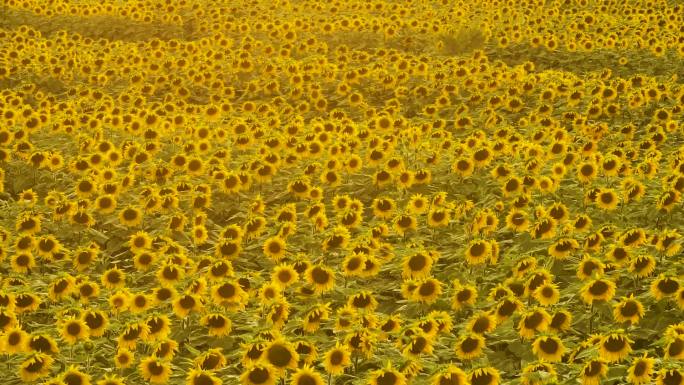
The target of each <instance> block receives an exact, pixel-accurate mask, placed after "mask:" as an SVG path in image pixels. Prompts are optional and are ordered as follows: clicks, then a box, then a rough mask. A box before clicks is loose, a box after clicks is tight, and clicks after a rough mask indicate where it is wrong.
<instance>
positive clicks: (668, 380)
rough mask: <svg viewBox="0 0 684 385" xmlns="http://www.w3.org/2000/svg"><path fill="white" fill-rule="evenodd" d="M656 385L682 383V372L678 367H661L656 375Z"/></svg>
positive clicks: (677, 384)
mask: <svg viewBox="0 0 684 385" xmlns="http://www.w3.org/2000/svg"><path fill="white" fill-rule="evenodd" d="M656 384H657V385H682V384H684V374H682V372H680V371H679V370H678V369H661V370H660V372H659V373H658V376H657V377H656Z"/></svg>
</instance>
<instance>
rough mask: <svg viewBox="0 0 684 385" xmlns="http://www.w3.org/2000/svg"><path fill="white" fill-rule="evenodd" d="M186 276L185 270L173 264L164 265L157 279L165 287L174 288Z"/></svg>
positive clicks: (158, 272)
mask: <svg viewBox="0 0 684 385" xmlns="http://www.w3.org/2000/svg"><path fill="white" fill-rule="evenodd" d="M184 275H185V274H184V270H183V269H182V268H181V267H180V266H178V265H176V264H175V263H172V262H166V263H164V264H163V265H162V266H161V267H160V268H159V270H157V279H158V280H159V283H160V284H161V285H162V286H163V287H169V288H170V287H173V286H174V285H175V284H176V283H178V282H179V281H180V280H182V279H183V276H184Z"/></svg>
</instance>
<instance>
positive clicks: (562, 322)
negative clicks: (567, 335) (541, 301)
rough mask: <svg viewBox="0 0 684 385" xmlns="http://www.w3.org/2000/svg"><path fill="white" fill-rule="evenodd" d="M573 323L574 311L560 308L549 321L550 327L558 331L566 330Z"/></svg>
mask: <svg viewBox="0 0 684 385" xmlns="http://www.w3.org/2000/svg"><path fill="white" fill-rule="evenodd" d="M571 324H572V313H570V312H569V311H567V310H564V309H561V310H558V311H557V312H556V313H555V314H554V315H553V316H552V317H551V323H549V329H550V330H551V331H554V332H556V333H560V332H565V331H567V330H569V329H570V325H571Z"/></svg>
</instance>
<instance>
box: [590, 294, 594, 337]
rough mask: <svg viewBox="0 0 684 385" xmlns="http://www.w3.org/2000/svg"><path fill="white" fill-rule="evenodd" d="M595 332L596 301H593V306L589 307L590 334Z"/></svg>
mask: <svg viewBox="0 0 684 385" xmlns="http://www.w3.org/2000/svg"><path fill="white" fill-rule="evenodd" d="M593 332H594V301H591V308H589V335H591V334H592V333H593Z"/></svg>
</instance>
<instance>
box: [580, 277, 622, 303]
mask: <svg viewBox="0 0 684 385" xmlns="http://www.w3.org/2000/svg"><path fill="white" fill-rule="evenodd" d="M615 286H616V285H615V282H613V281H611V280H610V279H604V278H596V279H594V280H591V281H589V282H587V283H586V284H585V285H584V286H582V289H581V291H580V295H581V297H582V300H583V301H584V302H585V303H586V304H589V305H590V304H592V303H593V302H594V301H604V302H607V301H610V300H611V298H613V296H614V295H615Z"/></svg>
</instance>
